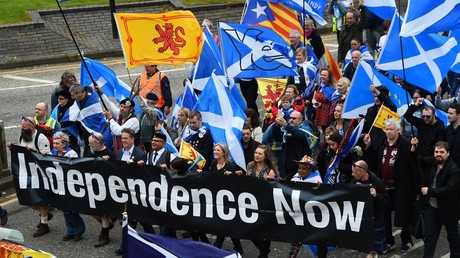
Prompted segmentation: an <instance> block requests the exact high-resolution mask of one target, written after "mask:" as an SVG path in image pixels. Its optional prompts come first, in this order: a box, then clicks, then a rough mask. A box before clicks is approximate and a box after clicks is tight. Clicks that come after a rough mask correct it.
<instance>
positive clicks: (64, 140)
mask: <svg viewBox="0 0 460 258" xmlns="http://www.w3.org/2000/svg"><path fill="white" fill-rule="evenodd" d="M53 140H61V141H62V143H64V146H65V147H67V146H69V142H70V139H69V136H68V135H67V134H65V133H63V132H55V133H54V135H53Z"/></svg>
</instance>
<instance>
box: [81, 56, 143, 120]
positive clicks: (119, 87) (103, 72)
mask: <svg viewBox="0 0 460 258" xmlns="http://www.w3.org/2000/svg"><path fill="white" fill-rule="evenodd" d="M84 60H85V63H86V66H87V67H88V69H89V72H90V73H91V75H92V76H93V79H94V80H95V81H96V83H97V85H98V86H99V88H101V90H102V91H103V92H104V94H105V95H106V96H107V97H114V98H116V99H117V100H118V101H122V100H123V99H125V98H128V97H130V93H131V87H130V86H129V85H127V84H126V83H125V82H124V81H122V80H120V79H119V78H118V77H117V75H116V74H115V72H114V71H112V69H110V68H109V67H107V66H106V65H104V64H102V63H100V62H98V61H95V60H92V59H90V58H87V57H85V58H84ZM80 83H81V85H84V86H88V85H89V86H91V87H93V81H92V80H91V77H90V76H89V74H88V71H87V69H86V67H85V64H84V63H83V61H82V62H81V66H80ZM133 100H134V102H135V103H136V106H135V108H134V109H135V111H136V114H140V113H142V109H141V108H140V106H139V103H137V99H136V98H134V99H133ZM107 104H108V103H106V105H107Z"/></svg>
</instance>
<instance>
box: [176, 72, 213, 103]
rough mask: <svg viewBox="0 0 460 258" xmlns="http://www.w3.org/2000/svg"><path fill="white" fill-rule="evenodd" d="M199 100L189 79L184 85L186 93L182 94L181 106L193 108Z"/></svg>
mask: <svg viewBox="0 0 460 258" xmlns="http://www.w3.org/2000/svg"><path fill="white" fill-rule="evenodd" d="M209 76H211V74H209ZM197 101H198V97H197V95H196V94H195V92H194V91H193V87H192V83H190V81H189V80H188V79H187V82H186V83H185V87H184V94H183V95H182V105H181V107H183V108H188V109H190V110H192V109H193V107H194V106H195V104H196V102H197Z"/></svg>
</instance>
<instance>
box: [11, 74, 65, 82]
mask: <svg viewBox="0 0 460 258" xmlns="http://www.w3.org/2000/svg"><path fill="white" fill-rule="evenodd" d="M3 78H7V79H13V80H20V81H31V82H42V83H56V82H55V81H50V80H41V79H33V78H27V77H23V76H15V75H3Z"/></svg>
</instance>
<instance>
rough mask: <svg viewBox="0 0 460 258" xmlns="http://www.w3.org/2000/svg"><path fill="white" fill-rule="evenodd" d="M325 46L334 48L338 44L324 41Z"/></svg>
mask: <svg viewBox="0 0 460 258" xmlns="http://www.w3.org/2000/svg"><path fill="white" fill-rule="evenodd" d="M325 45H326V47H335V48H338V47H339V45H338V44H330V43H325Z"/></svg>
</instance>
